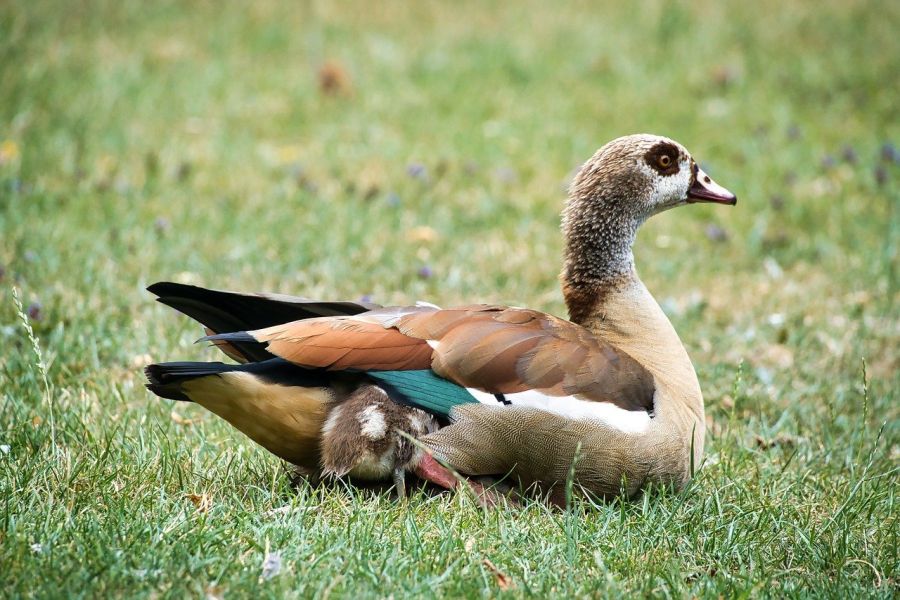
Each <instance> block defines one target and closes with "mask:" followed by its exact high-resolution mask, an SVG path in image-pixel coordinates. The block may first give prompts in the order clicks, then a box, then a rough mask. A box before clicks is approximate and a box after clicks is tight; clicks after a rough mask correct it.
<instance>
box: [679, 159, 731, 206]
mask: <svg viewBox="0 0 900 600" xmlns="http://www.w3.org/2000/svg"><path fill="white" fill-rule="evenodd" d="M687 201H688V203H691V204H693V203H694V202H715V203H716V204H730V205H732V206H734V205H735V204H737V196H735V195H734V194H732V193H731V192H729V191H728V190H726V189H725V188H723V187H722V186H721V185H719V184H718V183H716V182H715V181H713V180H712V177H710V176H709V175H707V174H706V173H704V172H703V169H701V168H700V167H698V166H696V165H695V166H694V182H693V183H692V184H691V189H689V190H688V194H687Z"/></svg>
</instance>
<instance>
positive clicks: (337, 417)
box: [321, 385, 438, 497]
mask: <svg viewBox="0 0 900 600" xmlns="http://www.w3.org/2000/svg"><path fill="white" fill-rule="evenodd" d="M437 429H438V423H437V420H436V419H435V418H434V417H433V416H432V415H430V414H428V413H426V412H425V411H422V410H419V409H417V408H411V407H408V406H404V405H401V404H398V403H396V402H394V401H393V400H391V399H390V398H389V397H388V395H387V393H385V391H384V390H382V389H381V388H379V387H378V386H375V385H362V386H360V387H358V388H357V389H356V390H354V391H353V393H352V394H350V395H349V396H348V397H347V398H346V399H345V400H344V401H342V402H340V403H339V404H337V405H335V406H334V407H333V408H332V409H331V410H330V411H329V413H328V417H327V418H326V420H325V425H324V426H323V427H322V438H321V455H322V472H323V474H324V475H334V476H337V477H343V476H346V475H349V476H350V477H352V478H354V479H362V480H366V481H381V480H385V479H387V478H388V476H390V477H392V479H393V481H394V486H395V488H396V489H397V494H398V495H399V496H400V497H405V495H406V487H405V473H406V468H407V467H409V466H411V465H413V464H415V463H416V462H417V460H418V458H419V456H420V453H421V450H420V449H419V448H417V447H416V446H415V445H414V444H413V443H412V442H411V441H410V440H409V439H408V438H406V437H404V435H402V434H406V435H408V436H410V437H412V438H414V439H419V438H421V437H422V436H424V435H426V434H429V433H432V432H434V431H437Z"/></svg>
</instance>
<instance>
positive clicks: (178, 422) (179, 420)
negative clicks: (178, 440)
mask: <svg viewBox="0 0 900 600" xmlns="http://www.w3.org/2000/svg"><path fill="white" fill-rule="evenodd" d="M169 416H170V417H171V418H172V421H174V422H175V424H176V425H193V424H194V422H195V421H196V420H197V419H185V418H184V417H182V416H181V415H179V414H178V413H177V412H175V411H174V410H173V411H172V412H171V413H170V414H169Z"/></svg>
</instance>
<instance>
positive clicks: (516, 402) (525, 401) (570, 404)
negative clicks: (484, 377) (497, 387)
mask: <svg viewBox="0 0 900 600" xmlns="http://www.w3.org/2000/svg"><path fill="white" fill-rule="evenodd" d="M466 389H467V390H468V391H469V393H470V394H472V395H473V396H474V397H475V399H476V400H478V401H479V402H481V403H482V404H487V405H490V406H504V404H507V405H510V406H527V407H530V408H537V409H540V410H544V411H547V412H549V413H553V414H556V415H560V416H563V417H566V418H569V419H573V420H576V421H600V422H601V423H604V424H606V425H608V426H610V427H614V428H616V429H618V430H619V431H623V432H625V433H641V432H644V431H646V430H647V428H648V427H649V426H650V415H649V413H647V412H646V411H643V410H625V409H624V408H619V407H618V406H616V405H615V404H613V403H611V402H594V401H591V400H582V399H580V398H576V397H575V396H551V395H549V394H544V393H543V392H540V391H538V390H528V391H525V392H517V393H515V394H503V398H504V400H506V402H505V403H504V402H501V401H500V400H499V399H498V398H497V396H495V395H494V394H491V393H488V392H484V391H482V390H479V389H476V388H466Z"/></svg>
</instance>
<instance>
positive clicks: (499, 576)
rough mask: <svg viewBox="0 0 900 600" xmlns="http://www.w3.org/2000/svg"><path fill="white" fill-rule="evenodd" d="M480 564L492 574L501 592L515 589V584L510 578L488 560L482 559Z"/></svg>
mask: <svg viewBox="0 0 900 600" xmlns="http://www.w3.org/2000/svg"><path fill="white" fill-rule="evenodd" d="M481 564H483V565H484V566H485V567H486V568H487V570H488V571H490V572H491V573H493V574H494V580H495V581H496V582H497V587H499V588H500V589H501V590H503V591H506V590H511V589H513V588H514V587H516V582H515V581H513V580H512V577H510V576H509V575H507V574H506V573H504V572H503V571H501V570H500V569H498V568H497V565H495V564H494V563H492V562H491V560H490V559H489V558H485V559H482V561H481Z"/></svg>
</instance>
